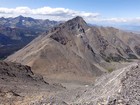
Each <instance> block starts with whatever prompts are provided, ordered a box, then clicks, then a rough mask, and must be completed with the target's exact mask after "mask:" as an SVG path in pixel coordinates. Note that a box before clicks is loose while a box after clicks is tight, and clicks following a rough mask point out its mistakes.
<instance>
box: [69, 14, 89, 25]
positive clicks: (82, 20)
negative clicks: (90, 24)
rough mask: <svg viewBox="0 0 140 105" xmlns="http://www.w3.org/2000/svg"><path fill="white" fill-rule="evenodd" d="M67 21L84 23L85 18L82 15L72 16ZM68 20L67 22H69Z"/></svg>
mask: <svg viewBox="0 0 140 105" xmlns="http://www.w3.org/2000/svg"><path fill="white" fill-rule="evenodd" d="M69 21H73V22H76V23H77V22H80V23H86V22H85V20H84V19H83V18H82V17H80V16H76V17H75V18H73V19H71V20H69ZM69 21H68V22H69Z"/></svg>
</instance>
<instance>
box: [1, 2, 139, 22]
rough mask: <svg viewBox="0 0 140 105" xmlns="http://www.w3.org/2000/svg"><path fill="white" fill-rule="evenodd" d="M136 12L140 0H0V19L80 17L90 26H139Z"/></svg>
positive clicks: (137, 12) (137, 11)
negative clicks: (99, 24)
mask: <svg viewBox="0 0 140 105" xmlns="http://www.w3.org/2000/svg"><path fill="white" fill-rule="evenodd" d="M20 7H22V8H20ZM23 7H24V8H23ZM25 7H26V8H25ZM44 7H47V8H44ZM48 7H49V8H48ZM42 8H43V9H42ZM60 8H61V9H60ZM11 9H12V10H11ZM24 9H25V13H24ZM38 9H39V10H38ZM67 9H68V10H67ZM37 10H38V12H37V13H36V12H35V11H37ZM139 10H140V0H0V16H5V17H6V16H7V17H8V16H17V15H25V16H31V17H34V18H43V19H45V18H49V19H55V20H67V19H69V18H72V17H74V16H76V15H81V16H82V17H84V18H85V19H86V20H87V21H88V22H91V23H116V24H117V23H129V24H132V23H133V24H138V23H140V12H139ZM7 11H8V12H7ZM19 11H23V12H19ZM28 11H30V12H28ZM43 11H44V12H43ZM39 12H40V13H39Z"/></svg>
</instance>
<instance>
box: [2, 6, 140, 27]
mask: <svg viewBox="0 0 140 105" xmlns="http://www.w3.org/2000/svg"><path fill="white" fill-rule="evenodd" d="M18 15H23V16H29V17H33V18H41V19H51V20H58V21H59V20H62V21H64V20H68V19H71V18H73V17H75V16H81V17H83V18H84V19H85V20H86V21H87V22H91V23H132V24H140V17H136V18H116V17H114V18H103V17H102V16H101V15H100V14H99V13H96V12H85V11H76V10H72V9H66V8H51V7H47V6H46V7H41V8H35V9H32V8H29V7H16V8H2V7H0V17H2V16H3V17H16V16H18Z"/></svg>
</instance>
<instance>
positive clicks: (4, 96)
mask: <svg viewBox="0 0 140 105" xmlns="http://www.w3.org/2000/svg"><path fill="white" fill-rule="evenodd" d="M139 75H140V63H138V62H135V63H131V65H129V66H126V67H124V68H122V69H119V70H116V71H113V72H112V73H109V74H104V75H102V76H101V77H99V78H97V79H96V81H95V83H93V84H92V85H83V86H82V85H81V86H80V85H79V86H77V87H75V88H72V89H69V88H68V87H64V86H62V85H61V84H51V83H50V84H49V83H47V82H46V81H44V79H43V78H42V77H41V76H38V75H36V74H34V73H33V72H32V71H31V70H30V67H28V66H23V65H21V64H17V63H11V62H0V83H1V84H0V104H1V105H139V104H140V100H139V99H140V77H139Z"/></svg>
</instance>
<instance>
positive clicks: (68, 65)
mask: <svg viewBox="0 0 140 105" xmlns="http://www.w3.org/2000/svg"><path fill="white" fill-rule="evenodd" d="M44 34H45V33H44ZM118 34H119V35H118ZM124 34H126V36H127V33H126V32H120V30H117V29H114V28H104V27H89V26H88V25H87V24H86V22H85V21H84V20H83V19H82V18H81V17H76V18H74V19H72V20H69V21H67V22H66V23H64V24H60V25H59V26H58V27H55V28H53V29H51V30H50V31H49V32H48V33H47V35H45V36H40V37H38V38H36V39H35V40H33V41H32V42H31V43H30V44H28V45H27V46H26V47H24V48H23V49H21V50H20V51H18V52H16V53H15V54H13V55H11V56H9V57H8V58H7V59H6V60H8V61H14V62H20V63H22V64H27V65H30V66H31V67H32V68H33V70H34V71H35V72H37V73H40V74H43V75H47V76H50V77H55V76H57V77H55V78H61V79H62V78H63V79H64V76H65V78H72V79H73V75H75V76H77V75H78V76H86V77H90V76H91V77H92V76H99V75H101V74H102V73H104V72H106V70H104V69H103V68H102V67H101V65H100V64H104V63H106V62H111V61H121V60H126V59H130V58H137V57H139V54H136V53H137V52H139V50H140V49H139V48H136V49H135V48H134V47H136V46H137V47H139V44H140V42H139V41H138V39H137V38H135V37H134V38H133V40H134V41H133V42H136V41H135V40H137V42H136V44H134V46H132V48H133V49H132V48H131V47H130V46H129V39H130V38H131V37H130V36H129V35H128V36H127V37H128V38H126V39H123V38H121V37H123V35H124ZM129 34H132V35H134V34H133V33H129ZM138 38H139V37H138Z"/></svg>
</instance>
